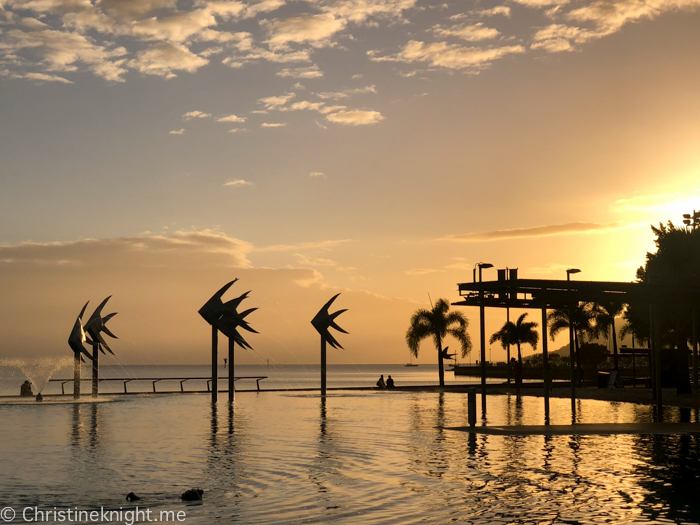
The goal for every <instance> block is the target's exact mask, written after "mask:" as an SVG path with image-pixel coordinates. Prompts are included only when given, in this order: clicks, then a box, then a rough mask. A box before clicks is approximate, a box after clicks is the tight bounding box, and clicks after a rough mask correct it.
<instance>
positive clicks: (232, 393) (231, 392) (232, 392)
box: [228, 337, 236, 403]
mask: <svg viewBox="0 0 700 525" xmlns="http://www.w3.org/2000/svg"><path fill="white" fill-rule="evenodd" d="M234 346H236V342H235V341H234V340H233V337H229V338H228V402H229V403H233V401H234V399H235V398H236V386H235V382H234V378H233V347H234Z"/></svg>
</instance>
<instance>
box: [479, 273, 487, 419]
mask: <svg viewBox="0 0 700 525" xmlns="http://www.w3.org/2000/svg"><path fill="white" fill-rule="evenodd" d="M479 283H481V266H479ZM479 329H480V331H481V416H482V417H486V327H485V323H484V290H483V289H481V290H479Z"/></svg>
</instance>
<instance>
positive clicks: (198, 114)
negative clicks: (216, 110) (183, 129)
mask: <svg viewBox="0 0 700 525" xmlns="http://www.w3.org/2000/svg"><path fill="white" fill-rule="evenodd" d="M209 117H211V113H204V112H203V111H198V110H196V111H188V112H187V113H185V114H184V115H182V120H192V119H193V118H209Z"/></svg>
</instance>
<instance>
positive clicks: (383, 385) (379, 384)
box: [377, 374, 386, 388]
mask: <svg viewBox="0 0 700 525" xmlns="http://www.w3.org/2000/svg"><path fill="white" fill-rule="evenodd" d="M377 387H378V388H386V383H385V382H384V374H382V375H380V376H379V380H378V381H377Z"/></svg>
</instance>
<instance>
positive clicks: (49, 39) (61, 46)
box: [0, 29, 126, 82]
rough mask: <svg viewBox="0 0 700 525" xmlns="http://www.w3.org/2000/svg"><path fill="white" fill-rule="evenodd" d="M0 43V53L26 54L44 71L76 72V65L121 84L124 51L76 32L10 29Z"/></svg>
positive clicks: (3, 34) (123, 71) (124, 71)
mask: <svg viewBox="0 0 700 525" xmlns="http://www.w3.org/2000/svg"><path fill="white" fill-rule="evenodd" d="M1 44H2V45H0V53H3V54H5V55H6V56H7V55H12V56H16V53H18V52H19V51H21V50H23V51H26V52H27V53H29V54H30V55H32V56H33V57H35V58H36V59H37V60H38V61H39V63H40V64H41V65H42V66H43V67H44V68H45V69H46V71H47V72H55V71H76V70H78V65H77V64H84V65H85V66H86V67H87V69H89V70H90V71H92V72H93V73H94V74H95V75H97V76H99V77H102V78H104V79H105V80H110V81H113V82H123V79H122V76H123V75H124V73H126V70H125V69H124V68H123V67H122V64H123V62H124V60H123V59H122V58H121V57H123V56H124V55H125V54H126V49H124V48H123V47H117V48H111V47H109V46H101V45H99V44H95V43H94V42H92V41H91V40H90V39H88V38H87V37H85V36H83V35H79V34H77V33H71V32H63V31H55V30H50V29H46V30H42V31H31V32H26V31H22V30H20V29H11V30H9V31H5V32H4V33H2V43H1Z"/></svg>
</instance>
